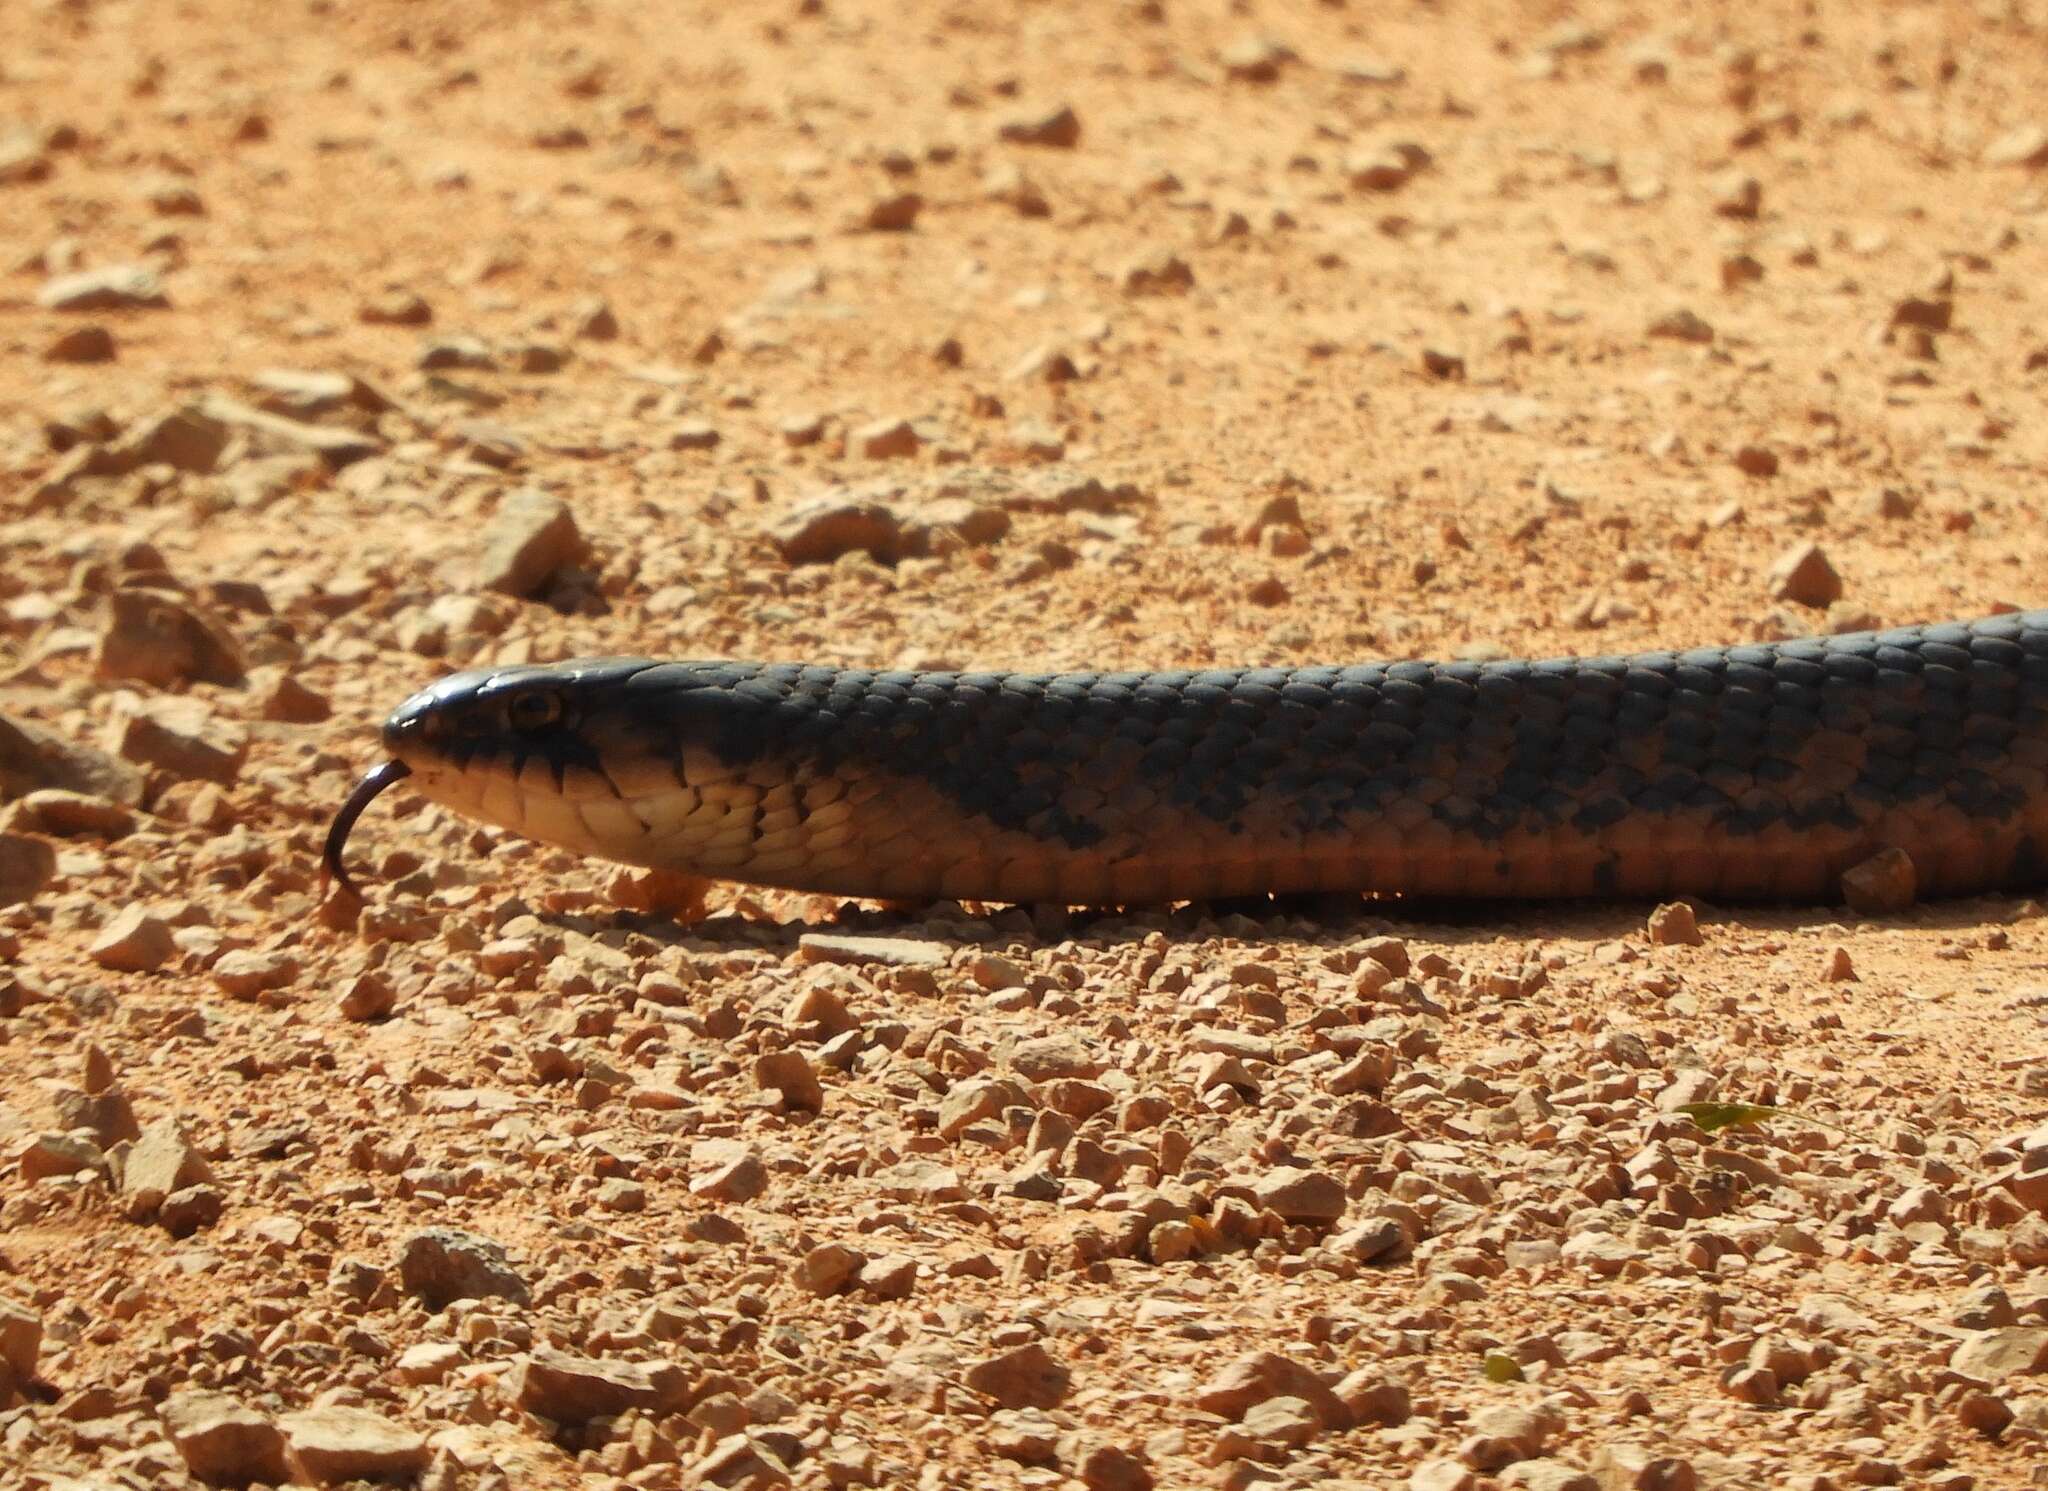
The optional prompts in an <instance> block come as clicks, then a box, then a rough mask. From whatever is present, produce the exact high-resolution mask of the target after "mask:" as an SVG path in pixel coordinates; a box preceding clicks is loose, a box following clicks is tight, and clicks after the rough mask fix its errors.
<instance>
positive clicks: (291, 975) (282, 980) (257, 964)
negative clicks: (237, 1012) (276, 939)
mask: <svg viewBox="0 0 2048 1491" xmlns="http://www.w3.org/2000/svg"><path fill="white" fill-rule="evenodd" d="M212 973H213V981H214V983H216V984H218V985H219V986H220V987H221V989H222V990H223V991H224V992H226V993H229V994H232V995H234V996H235V998H237V999H254V998H255V997H256V996H257V995H259V994H269V993H272V992H274V991H275V990H278V989H288V988H290V987H291V985H292V983H293V982H294V981H295V980H296V979H297V978H298V976H299V960H298V959H297V958H294V957H293V956H292V955H291V954H290V953H286V952H276V951H272V952H264V951H260V950H258V949H255V948H236V949H235V950H234V951H232V952H226V953H222V954H221V955H220V957H218V958H216V959H215V960H214V964H213V969H212Z"/></svg>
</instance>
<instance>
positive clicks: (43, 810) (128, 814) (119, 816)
mask: <svg viewBox="0 0 2048 1491" xmlns="http://www.w3.org/2000/svg"><path fill="white" fill-rule="evenodd" d="M6 824H7V827H8V828H10V829H19V830H22V831H25V832H28V833H41V834H49V835H51V836H52V837H54V838H59V839H71V838H79V837H92V838H100V839H121V838H126V837H127V836H128V835H129V834H132V833H134V832H135V814H134V813H133V812H132V811H131V810H130V809H129V808H128V807H127V806H126V805H125V804H123V803H118V802H115V801H114V800H113V799H111V798H106V797H101V796H100V795H99V794H97V793H94V792H70V791H66V790H65V789H64V788H62V787H39V788H37V789H36V790H35V791H34V792H31V793H28V794H27V795H26V796H24V797H22V798H21V799H20V800H19V801H17V802H16V803H15V804H14V806H13V808H12V809H11V810H10V811H9V812H8V814H7V815H6Z"/></svg>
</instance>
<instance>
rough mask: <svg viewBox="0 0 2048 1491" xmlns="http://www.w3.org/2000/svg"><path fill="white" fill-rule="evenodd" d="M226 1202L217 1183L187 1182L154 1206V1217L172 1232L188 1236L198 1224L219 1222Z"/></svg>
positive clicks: (199, 1226) (209, 1225)
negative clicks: (187, 1184) (199, 1184)
mask: <svg viewBox="0 0 2048 1491" xmlns="http://www.w3.org/2000/svg"><path fill="white" fill-rule="evenodd" d="M226 1206H227V1196H226V1195H225V1194H224V1193H223V1192H222V1191H221V1189H220V1187H219V1186H206V1185H201V1186H186V1187H185V1188H184V1189H183V1190H180V1191H173V1192H171V1194H170V1195H168V1196H166V1197H164V1199H163V1203H162V1204H161V1205H160V1206H158V1207H157V1209H156V1219H157V1222H158V1224H159V1225H160V1226H161V1227H162V1228H163V1229H164V1231H166V1232H168V1233H170V1235H171V1236H173V1237H190V1236H191V1235H192V1234H193V1233H195V1232H197V1231H198V1230H199V1229H200V1228H202V1227H211V1226H212V1225H213V1224H214V1223H215V1222H218V1221H219V1220H220V1214H221V1212H222V1211H223V1210H224V1209H225V1208H226Z"/></svg>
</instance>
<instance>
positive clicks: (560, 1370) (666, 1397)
mask: <svg viewBox="0 0 2048 1491" xmlns="http://www.w3.org/2000/svg"><path fill="white" fill-rule="evenodd" d="M689 1383H690V1379H689V1374H688V1373H687V1372H686V1371H685V1370H684V1369H683V1367H682V1366H681V1365H679V1364H678V1363H675V1362H667V1361H662V1362H627V1361H610V1360H599V1359H597V1358H595V1357H587V1356H573V1355H571V1354H570V1353H568V1352H566V1351H555V1350H552V1349H549V1348H547V1347H542V1348H540V1349H538V1350H535V1351H533V1352H530V1353H528V1354H527V1355H525V1356H522V1357H520V1358H519V1359H518V1361H517V1363H516V1364H515V1365H514V1366H513V1368H512V1374H511V1379H510V1382H509V1384H508V1390H509V1392H510V1395H511V1398H512V1401H513V1402H515V1403H517V1404H518V1405H519V1406H520V1407H521V1408H523V1409H525V1410H526V1411H527V1412H528V1413H537V1414H539V1415H540V1416H541V1417H542V1418H544V1419H552V1420H553V1421H554V1422H555V1423H558V1424H582V1423H587V1422H589V1421H590V1420H591V1419H594V1418H609V1417H613V1416H615V1415H618V1414H621V1413H624V1412H625V1411H626V1410H627V1409H629V1408H640V1409H646V1410H648V1411H649V1412H651V1413H654V1414H657V1415H659V1414H665V1413H676V1412H680V1411H681V1409H682V1408H683V1406H684V1405H685V1404H686V1403H687V1402H688V1401H689Z"/></svg>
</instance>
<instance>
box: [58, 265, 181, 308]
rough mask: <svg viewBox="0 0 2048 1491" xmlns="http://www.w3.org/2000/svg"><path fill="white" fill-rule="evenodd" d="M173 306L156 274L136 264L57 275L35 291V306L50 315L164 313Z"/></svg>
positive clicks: (106, 266) (109, 266)
mask: <svg viewBox="0 0 2048 1491" xmlns="http://www.w3.org/2000/svg"><path fill="white" fill-rule="evenodd" d="M170 303H171V299H170V297H169V296H168V295H166V294H165V293H164V286H163V281H162V280H160V279H158V278H157V276H156V273H155V271H153V270H149V269H143V268H140V267H138V266H136V265H133V264H108V265H104V266H102V267H101V268H99V269H84V270H80V271H79V272H78V273H76V274H62V275H58V276H57V277H56V278H55V279H53V280H50V281H49V282H48V283H46V284H45V285H44V286H43V287H42V288H41V289H40V290H38V291H36V304H37V305H39V306H41V307H43V309H45V310H51V311H141V310H163V309H165V308H166V307H168V306H169V305H170Z"/></svg>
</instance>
